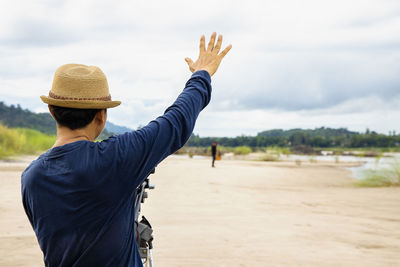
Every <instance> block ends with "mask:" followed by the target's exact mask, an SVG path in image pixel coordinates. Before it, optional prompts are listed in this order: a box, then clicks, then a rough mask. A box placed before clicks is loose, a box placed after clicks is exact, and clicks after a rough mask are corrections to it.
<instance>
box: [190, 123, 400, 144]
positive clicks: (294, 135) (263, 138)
mask: <svg viewBox="0 0 400 267" xmlns="http://www.w3.org/2000/svg"><path fill="white" fill-rule="evenodd" d="M213 142H217V143H218V144H219V145H222V146H229V147H238V146H249V147H252V148H255V147H268V146H279V147H294V146H309V147H321V148H328V147H352V148H361V147H397V146H399V145H400V135H396V134H395V132H394V131H393V132H392V133H391V134H390V135H384V134H379V133H376V132H374V131H369V130H368V129H367V131H366V132H365V133H358V132H352V131H348V130H347V129H345V128H340V129H332V128H324V127H321V128H317V129H313V130H303V129H291V130H281V129H275V130H270V131H264V132H261V133H259V134H257V136H237V137H200V136H199V135H195V134H193V135H192V136H191V137H190V139H189V141H188V143H187V145H188V146H194V147H204V146H210V145H211V144H212V143H213Z"/></svg>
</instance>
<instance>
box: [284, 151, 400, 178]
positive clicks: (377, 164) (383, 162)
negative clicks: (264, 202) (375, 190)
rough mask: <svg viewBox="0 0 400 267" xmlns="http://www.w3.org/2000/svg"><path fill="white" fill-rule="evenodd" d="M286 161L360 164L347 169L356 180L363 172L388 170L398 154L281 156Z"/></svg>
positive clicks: (397, 160)
mask: <svg viewBox="0 0 400 267" xmlns="http://www.w3.org/2000/svg"><path fill="white" fill-rule="evenodd" d="M281 158H282V159H286V160H293V161H294V160H301V161H313V160H315V161H318V162H321V161H322V162H337V161H339V162H354V163H360V166H356V167H348V168H347V169H349V170H350V171H351V172H352V177H353V178H356V179H362V178H364V172H365V170H382V169H388V168H389V169H390V168H391V167H392V165H393V164H396V163H397V164H399V163H400V153H384V154H383V156H382V157H381V158H375V157H356V156H332V155H321V156H305V155H289V156H288V157H286V156H282V157H281Z"/></svg>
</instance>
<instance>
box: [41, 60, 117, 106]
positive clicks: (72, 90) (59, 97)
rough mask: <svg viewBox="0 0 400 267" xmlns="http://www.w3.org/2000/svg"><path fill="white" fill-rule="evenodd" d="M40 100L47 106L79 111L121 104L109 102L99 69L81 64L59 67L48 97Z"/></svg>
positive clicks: (106, 86) (105, 80) (106, 87)
mask: <svg viewBox="0 0 400 267" xmlns="http://www.w3.org/2000/svg"><path fill="white" fill-rule="evenodd" d="M40 98H41V99H42V101H43V102H44V103H46V104H49V105H54V106H60V107H67V108H80V109H105V108H113V107H116V106H118V105H119V104H121V101H111V95H110V92H109V91H108V84H107V79H106V76H105V75H104V73H103V72H102V71H101V69H99V68H98V67H96V66H86V65H81V64H66V65H63V66H61V67H59V68H58V69H57V70H56V73H55V74H54V79H53V86H52V87H51V90H50V92H49V95H48V96H41V97H40Z"/></svg>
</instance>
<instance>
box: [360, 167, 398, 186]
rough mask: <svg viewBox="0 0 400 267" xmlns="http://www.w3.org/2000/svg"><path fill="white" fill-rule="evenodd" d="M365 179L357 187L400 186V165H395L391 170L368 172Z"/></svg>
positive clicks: (365, 173)
mask: <svg viewBox="0 0 400 267" xmlns="http://www.w3.org/2000/svg"><path fill="white" fill-rule="evenodd" d="M364 176H365V178H364V179H363V180H361V181H359V182H357V185H359V186H364V187H382V186H400V164H399V163H398V162H396V163H394V164H393V165H392V166H391V168H389V169H383V170H366V171H365V172H364Z"/></svg>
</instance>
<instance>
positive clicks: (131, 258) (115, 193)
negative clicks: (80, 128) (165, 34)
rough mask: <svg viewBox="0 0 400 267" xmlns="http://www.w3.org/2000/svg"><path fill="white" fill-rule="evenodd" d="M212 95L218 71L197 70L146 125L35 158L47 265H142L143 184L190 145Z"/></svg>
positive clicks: (35, 219) (31, 174)
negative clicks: (139, 204)
mask: <svg viewBox="0 0 400 267" xmlns="http://www.w3.org/2000/svg"><path fill="white" fill-rule="evenodd" d="M210 94H211V85H210V76H209V75H208V73H207V72H205V71H200V72H197V73H195V74H194V75H193V76H192V78H191V79H190V80H189V81H188V83H187V84H186V88H185V90H184V91H183V92H182V93H181V95H180V96H179V97H178V99H177V100H176V101H175V103H174V104H173V105H172V106H171V107H169V108H168V109H167V111H166V112H165V114H164V115H163V116H161V117H159V118H157V119H156V120H154V121H152V122H150V123H149V124H148V125H147V126H145V127H144V128H142V129H141V130H138V131H133V132H129V133H125V134H122V135H118V136H113V137H111V138H109V139H107V140H105V141H102V142H98V143H95V142H89V141H77V142H73V143H69V144H66V145H63V146H59V147H55V148H53V149H51V150H49V151H47V152H46V153H44V154H43V155H41V156H40V157H39V158H38V159H37V160H36V161H34V162H32V164H31V165H30V166H29V167H28V168H27V169H26V170H25V171H24V173H23V174H22V195H23V204H24V208H25V211H26V213H27V215H28V217H29V220H30V222H31V224H32V226H33V228H34V230H35V233H36V236H37V238H38V241H39V244H40V246H41V249H42V251H43V253H44V257H45V263H46V265H48V266H141V261H140V256H139V254H138V250H137V248H136V243H135V240H134V214H133V213H134V211H133V208H134V207H133V204H134V198H135V193H136V188H137V186H138V185H139V184H140V183H141V182H142V181H143V180H144V179H145V178H146V177H147V176H148V174H149V173H150V172H151V171H152V170H153V168H154V167H155V166H156V165H157V164H158V163H159V162H160V161H161V160H162V159H164V158H165V157H167V156H168V155H170V154H171V153H173V152H175V151H176V150H177V149H179V148H180V147H182V146H183V145H184V144H185V142H186V141H187V139H188V138H189V136H190V134H191V132H192V130H193V127H194V123H195V120H196V118H197V115H198V114H199V112H200V111H201V110H202V109H203V108H204V107H205V106H206V105H207V104H208V102H209V100H210Z"/></svg>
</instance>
